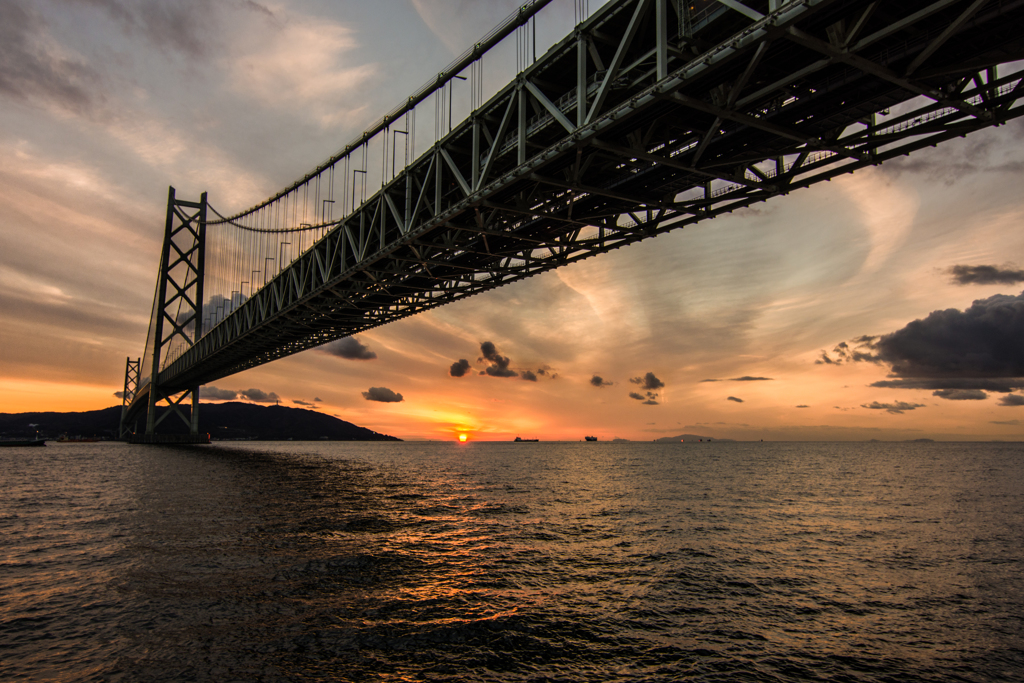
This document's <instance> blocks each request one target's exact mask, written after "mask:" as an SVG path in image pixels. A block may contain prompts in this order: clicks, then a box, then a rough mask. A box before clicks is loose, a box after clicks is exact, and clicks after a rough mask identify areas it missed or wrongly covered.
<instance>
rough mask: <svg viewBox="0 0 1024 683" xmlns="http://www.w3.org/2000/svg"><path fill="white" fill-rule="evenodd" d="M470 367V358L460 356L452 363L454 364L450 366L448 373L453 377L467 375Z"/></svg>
mask: <svg viewBox="0 0 1024 683" xmlns="http://www.w3.org/2000/svg"><path fill="white" fill-rule="evenodd" d="M470 367H471V366H470V364H469V361H468V360H466V359H465V358H460V359H459V360H457V361H455V362H454V363H452V366H451V367H450V368H448V374H449V375H451V376H452V377H465V375H466V373H467V372H469V369H470Z"/></svg>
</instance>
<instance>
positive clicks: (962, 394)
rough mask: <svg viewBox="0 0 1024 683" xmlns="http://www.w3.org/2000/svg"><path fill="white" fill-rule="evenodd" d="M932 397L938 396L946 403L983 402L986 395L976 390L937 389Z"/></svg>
mask: <svg viewBox="0 0 1024 683" xmlns="http://www.w3.org/2000/svg"><path fill="white" fill-rule="evenodd" d="M932 396H938V397H939V398H944V399H946V400H947V401H984V400H985V399H986V398H988V394H986V393H985V392H984V391H980V390H978V389H939V390H938V391H933V392H932Z"/></svg>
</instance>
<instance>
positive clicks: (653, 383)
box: [629, 372, 665, 391]
mask: <svg viewBox="0 0 1024 683" xmlns="http://www.w3.org/2000/svg"><path fill="white" fill-rule="evenodd" d="M629 382H630V384H639V385H640V386H642V387H643V388H644V389H646V390H647V391H654V390H655V389H661V388H663V387H664V386H665V383H664V382H662V381H661V380H660V379H658V378H657V377H655V376H654V373H653V372H648V373H647V374H646V375H644V376H643V377H634V378H633V379H631V380H629Z"/></svg>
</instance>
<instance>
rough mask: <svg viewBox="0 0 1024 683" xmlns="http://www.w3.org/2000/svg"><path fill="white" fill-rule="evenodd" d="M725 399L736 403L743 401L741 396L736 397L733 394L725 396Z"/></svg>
mask: <svg viewBox="0 0 1024 683" xmlns="http://www.w3.org/2000/svg"><path fill="white" fill-rule="evenodd" d="M725 400H726V401H735V402H736V403H743V399H742V398H736V397H735V396H730V397H729V398H727V399H725Z"/></svg>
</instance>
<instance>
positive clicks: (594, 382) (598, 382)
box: [590, 375, 615, 388]
mask: <svg viewBox="0 0 1024 683" xmlns="http://www.w3.org/2000/svg"><path fill="white" fill-rule="evenodd" d="M613 384H615V382H606V381H604V377H601V375H594V376H593V377H591V378H590V386H593V387H598V388H601V387H610V386H611V385H613Z"/></svg>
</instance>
